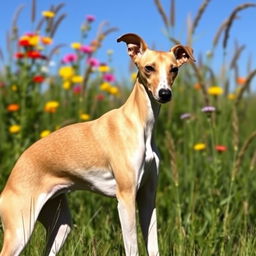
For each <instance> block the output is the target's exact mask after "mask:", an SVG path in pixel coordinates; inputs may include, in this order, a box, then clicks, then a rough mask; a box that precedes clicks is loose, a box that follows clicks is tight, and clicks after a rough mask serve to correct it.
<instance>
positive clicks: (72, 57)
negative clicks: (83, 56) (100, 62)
mask: <svg viewBox="0 0 256 256" xmlns="http://www.w3.org/2000/svg"><path fill="white" fill-rule="evenodd" d="M77 59H78V57H77V55H76V54H74V53H69V54H67V55H65V56H64V57H63V58H62V60H61V62H62V63H64V64H68V63H71V62H75V61H77Z"/></svg>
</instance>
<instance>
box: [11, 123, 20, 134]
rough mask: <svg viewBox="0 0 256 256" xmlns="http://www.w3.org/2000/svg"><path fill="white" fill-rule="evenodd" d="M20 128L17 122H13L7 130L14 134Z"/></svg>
mask: <svg viewBox="0 0 256 256" xmlns="http://www.w3.org/2000/svg"><path fill="white" fill-rule="evenodd" d="M20 130H21V126H20V125H17V124H13V125H11V126H10V127H9V132H10V133H12V134H14V133H19V132H20Z"/></svg>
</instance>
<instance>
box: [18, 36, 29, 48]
mask: <svg viewBox="0 0 256 256" xmlns="http://www.w3.org/2000/svg"><path fill="white" fill-rule="evenodd" d="M19 46H24V47H26V46H30V43H29V37H28V36H23V37H21V38H20V39H19Z"/></svg>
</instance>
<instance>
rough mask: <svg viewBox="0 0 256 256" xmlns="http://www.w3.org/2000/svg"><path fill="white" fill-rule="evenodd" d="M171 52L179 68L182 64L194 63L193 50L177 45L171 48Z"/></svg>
mask: <svg viewBox="0 0 256 256" xmlns="http://www.w3.org/2000/svg"><path fill="white" fill-rule="evenodd" d="M171 52H172V53H173V54H174V56H175V58H176V60H177V63H178V66H179V67H180V66H182V65H183V64H184V63H188V62H195V58H194V56H193V49H192V48H191V47H189V46H183V45H181V44H178V45H175V46H173V47H172V49H171Z"/></svg>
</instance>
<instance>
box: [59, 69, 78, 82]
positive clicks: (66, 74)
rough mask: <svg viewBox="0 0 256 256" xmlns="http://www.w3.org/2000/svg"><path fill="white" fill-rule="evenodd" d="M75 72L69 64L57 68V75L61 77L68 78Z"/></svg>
mask: <svg viewBox="0 0 256 256" xmlns="http://www.w3.org/2000/svg"><path fill="white" fill-rule="evenodd" d="M74 74H75V70H74V68H73V67H71V66H65V67H61V68H60V69H59V75H60V76H61V77H62V78H63V79H70V78H71V77H73V76H74Z"/></svg>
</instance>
